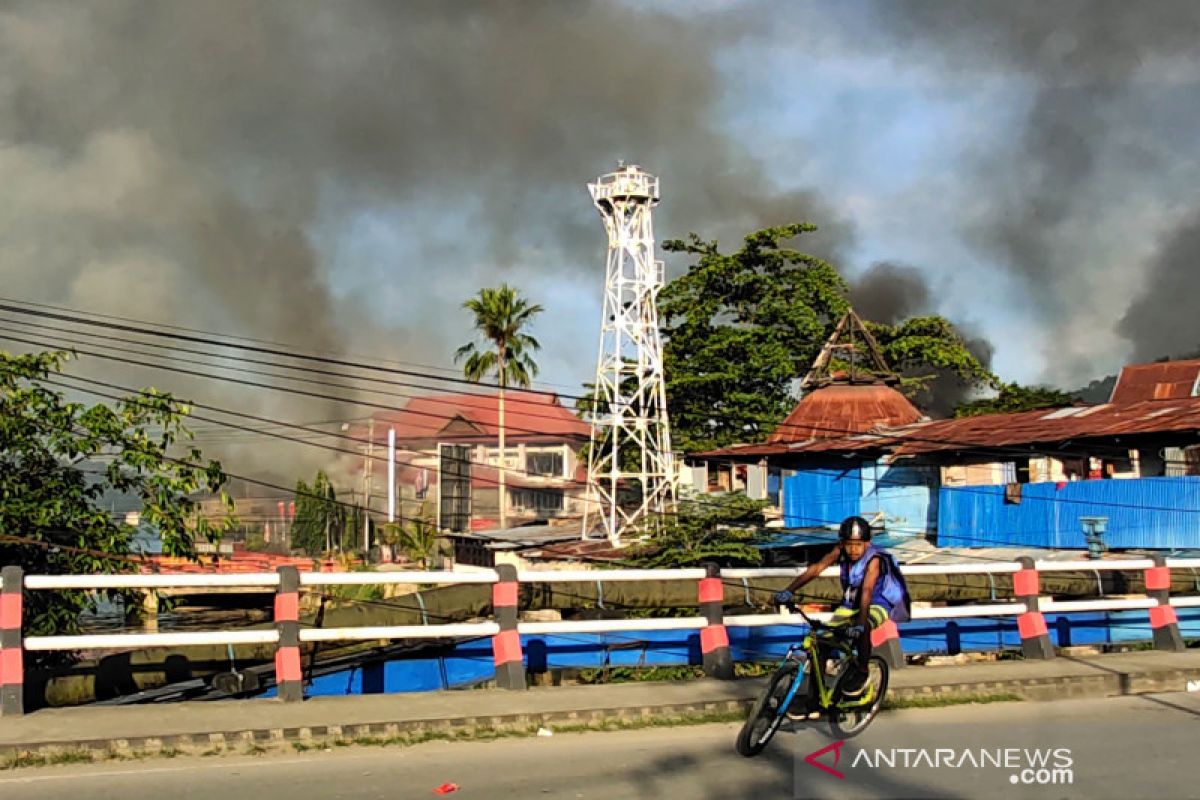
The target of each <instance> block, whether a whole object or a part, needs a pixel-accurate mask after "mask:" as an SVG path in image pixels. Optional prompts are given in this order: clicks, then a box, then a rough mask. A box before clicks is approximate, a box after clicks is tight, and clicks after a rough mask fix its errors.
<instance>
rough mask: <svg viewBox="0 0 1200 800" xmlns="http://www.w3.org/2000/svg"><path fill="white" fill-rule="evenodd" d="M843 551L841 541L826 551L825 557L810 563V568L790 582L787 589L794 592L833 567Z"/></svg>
mask: <svg viewBox="0 0 1200 800" xmlns="http://www.w3.org/2000/svg"><path fill="white" fill-rule="evenodd" d="M841 552H842V545H841V544H840V543H839V544H837V545H835V546H834V548H833V549H832V550H830V551H829V552H828V553H826V554H825V557H824V558H822V559H821V560H820V561H818V562H816V563H815V564H810V565H809V567H808V569H806V570H804V572H802V573H801V574H800V575H799V576H798V577H796V578H795V579H794V580H793V581H792V582H791V583H789V584H788V585H787V591H789V592H794V591H796V590H797V589H799V588H800V587H801V586H803V585H804V584H806V583H808V582H809V581H811V580H812V579H813V578H815V577H817V576H818V575H820V574H821V573H822V572H823V571H824V570H826V569H828V568H829V567H831V566H832V565H833V562H835V561H837V558H838V556H839V555H841Z"/></svg>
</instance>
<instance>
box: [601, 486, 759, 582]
mask: <svg viewBox="0 0 1200 800" xmlns="http://www.w3.org/2000/svg"><path fill="white" fill-rule="evenodd" d="M766 505H767V502H766V501H765V500H751V499H749V498H747V497H746V495H744V494H741V493H737V494H727V495H704V496H703V497H699V498H688V499H683V500H680V501H679V504H678V507H677V509H676V513H675V514H672V515H670V516H667V517H665V518H664V520H663V527H662V529H661V530H660V531H659V532H658V533H656V534H654V535H653V536H651V537H650V539H649V541H647V542H646V543H645V544H643V545H640V546H638V547H636V548H634V549H632V550H631V552H630V554H629V557H628V558H627V559H625V560H624V561H623V563H622V566H633V567H645V568H651V569H652V568H673V567H694V566H697V565H699V564H702V563H704V562H706V561H713V562H716V563H719V564H721V565H723V566H753V565H755V564H758V563H760V562H761V561H762V554H761V552H760V551H759V550H758V548H756V547H754V541H755V540H756V539H757V538H758V535H759V529H760V528H761V526H762V523H763V518H762V510H763V508H765V507H766Z"/></svg>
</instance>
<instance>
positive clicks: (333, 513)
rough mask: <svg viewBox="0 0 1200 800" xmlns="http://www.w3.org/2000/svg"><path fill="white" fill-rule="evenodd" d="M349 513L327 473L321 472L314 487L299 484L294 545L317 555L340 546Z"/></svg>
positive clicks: (293, 534)
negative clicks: (338, 498)
mask: <svg viewBox="0 0 1200 800" xmlns="http://www.w3.org/2000/svg"><path fill="white" fill-rule="evenodd" d="M346 516H347V515H346V511H345V508H344V507H343V506H342V504H341V503H339V502H338V501H337V492H336V490H335V489H334V487H333V484H332V483H330V481H329V476H327V475H326V474H325V473H324V472H320V471H318V472H317V476H316V478H314V479H313V482H312V485H311V486H310V485H308V484H306V483H305V482H304V481H297V482H296V519H295V521H294V522H293V523H292V546H293V547H298V548H300V549H302V550H303V551H304V552H305V553H308V554H309V555H310V556H311V555H316V554H318V553H323V552H327V551H329V550H332V549H333V547H334V545H335V544H340V543H341V541H342V538H343V531H344V529H345V527H346Z"/></svg>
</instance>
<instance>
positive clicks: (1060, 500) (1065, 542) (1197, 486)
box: [937, 477, 1200, 550]
mask: <svg viewBox="0 0 1200 800" xmlns="http://www.w3.org/2000/svg"><path fill="white" fill-rule="evenodd" d="M1060 486H1061V488H1059V487H1060ZM1004 495H1005V487H1003V486H962V487H953V488H951V487H943V488H942V490H941V492H940V497H939V515H938V526H937V531H938V544H939V545H942V546H946V547H986V546H996V545H1016V546H1031V547H1053V548H1083V547H1086V541H1085V539H1084V535H1083V531H1082V528H1081V526H1080V524H1079V518H1080V517H1108V526H1107V527H1108V530H1107V532H1106V533H1105V536H1104V541H1105V542H1107V544H1108V545H1109V547H1115V548H1134V547H1138V548H1145V549H1152V550H1165V549H1176V548H1194V547H1200V477H1181V478H1140V479H1136V480H1096V481H1076V482H1072V483H1067V484H1054V483H1031V484H1025V485H1023V486H1021V502H1020V503H1009V502H1005V497H1004Z"/></svg>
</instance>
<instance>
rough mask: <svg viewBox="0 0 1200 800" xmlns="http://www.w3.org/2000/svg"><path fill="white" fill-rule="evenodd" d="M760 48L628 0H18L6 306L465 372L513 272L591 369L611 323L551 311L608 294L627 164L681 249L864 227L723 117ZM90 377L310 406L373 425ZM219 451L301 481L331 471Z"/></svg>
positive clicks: (259, 451) (274, 454) (7, 95)
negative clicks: (812, 225) (741, 70)
mask: <svg viewBox="0 0 1200 800" xmlns="http://www.w3.org/2000/svg"><path fill="white" fill-rule="evenodd" d="M741 33H742V25H741V24H740V23H739V22H738V20H737V18H736V17H733V16H728V15H724V14H721V13H716V14H710V15H707V16H704V17H697V18H696V19H693V20H687V21H685V20H681V19H680V18H677V17H666V16H662V15H659V14H655V13H652V12H649V11H635V10H631V9H629V8H627V7H625V6H623V5H621V4H617V3H608V2H587V3H579V2H575V3H560V2H523V3H491V2H471V1H470V0H464V1H463V2H455V3H445V2H434V1H433V0H425V1H424V2H422V1H421V0H416V1H410V2H404V3H394V2H384V1H383V0H380V1H378V2H375V1H371V0H359V1H358V2H346V3H337V4H330V3H324V2H315V1H312V0H309V1H304V0H301V1H299V2H282V1H280V2H243V0H236V1H234V0H209V1H208V2H204V3H157V2H137V1H136V0H102V1H101V2H95V3H84V4H79V3H69V2H57V1H56V0H46V1H45V2H42V1H39V2H31V3H16V4H9V5H7V6H5V7H4V8H3V9H0V186H3V187H4V202H3V203H0V283H2V284H3V286H4V291H3V294H4V295H6V296H10V297H14V298H19V299H24V300H32V301H38V302H46V303H56V304H62V305H67V306H71V307H77V308H83V309H88V310H92V311H97V312H103V313H109V314H120V315H124V316H130V317H136V318H141V319H148V320H154V321H159V322H166V323H171V324H176V325H185V326H189V327H196V328H201V329H206V330H216V331H225V332H229V333H233V334H238V335H242V336H252V337H260V338H265V339H271V340H276V341H283V342H289V343H294V344H296V345H299V346H301V347H305V348H308V349H313V350H325V351H329V350H334V351H349V352H366V353H372V354H376V355H378V356H381V357H388V358H393V359H405V360H409V361H415V362H419V363H426V364H441V365H446V366H448V365H449V356H450V354H451V353H452V352H453V351H454V349H455V348H456V347H457V346H458V345H460V344H462V343H463V342H464V341H466V339H467V338H468V337H469V336H470V331H469V321H468V318H467V317H466V315H465V313H464V312H462V310H461V308H460V307H461V303H462V301H463V300H464V299H466V298H467V297H468V296H470V295H472V294H474V293H475V292H476V291H477V290H478V288H479V287H480V286H485V285H494V284H497V283H499V282H500V281H502V280H507V281H510V282H513V283H515V284H517V285H518V286H520V287H521V288H522V289H523V290H524V292H525V293H526V294H527V295H529V296H531V297H532V298H533V299H534V300H535V301H540V302H542V303H543V304H545V305H547V307H548V309H549V310H548V312H547V314H546V315H545V325H546V326H547V328H548V329H549V328H551V327H553V326H555V325H561V323H563V322H565V321H571V322H572V323H573V325H572V326H571V333H570V334H568V335H566V336H564V337H560V338H559V339H558V343H559V345H560V348H559V349H558V350H557V351H556V350H554V349H551V348H548V350H547V352H545V353H544V354H543V358H542V363H543V366H544V367H547V366H549V367H553V366H554V364H555V363H556V362H561V363H566V364H570V365H572V366H573V367H574V365H577V364H578V363H579V362H580V361H585V362H592V361H593V359H594V353H593V351H592V348H593V347H594V338H595V326H583V325H579V324H578V319H577V317H578V309H575V308H566V307H555V305H554V303H553V302H552V298H553V295H554V293H555V292H560V291H562V290H563V289H564V288H565V287H568V286H570V285H572V284H575V283H578V282H585V283H589V284H591V285H594V286H595V289H596V292H595V294H596V297H597V298H599V296H600V287H601V284H602V281H603V247H604V238H603V230H602V228H601V226H600V224H599V221H598V219H597V218H596V215H595V212H594V211H593V210H592V209H591V208H590V201H589V199H588V197H587V194H586V190H585V186H584V184H585V183H586V182H587V181H588V180H591V179H592V178H594V177H595V176H596V175H597V174H599V173H601V172H607V171H609V170H611V169H612V168H613V167H614V166H615V163H616V160H617V159H618V158H625V159H627V160H630V161H636V162H637V163H639V164H641V165H642V166H644V167H645V168H646V169H648V170H650V171H652V172H655V173H658V174H659V175H662V176H664V180H663V205H662V206H661V214H660V215H659V216H658V226H657V227H658V234H659V237H660V238H666V237H673V236H683V235H685V234H686V233H687V232H688V231H691V230H695V231H698V232H701V233H703V235H705V236H706V237H708V238H713V237H718V238H721V239H723V240H725V242H726V243H729V240H730V239H731V238H732V237H735V236H740V235H742V234H744V233H745V232H746V231H749V230H753V229H755V228H758V227H761V226H763V225H767V224H780V223H785V222H791V221H795V220H814V221H816V222H818V223H822V227H823V228H824V230H823V232H822V233H821V234H818V236H817V237H816V238H815V239H813V241H812V242H806V245H808V249H810V250H815V251H816V252H818V253H820V254H822V255H825V256H829V257H832V256H834V255H836V253H837V252H838V250H839V248H840V247H841V246H842V245H843V244H844V242H845V241H846V240H847V238H848V237H849V235H850V232H849V228H848V226H847V225H846V223H845V222H844V221H842V220H840V219H839V218H838V216H837V215H836V214H835V213H834V212H833V211H832V210H831V208H830V207H829V204H827V203H825V202H824V201H823V200H822V198H821V197H820V196H819V195H818V194H817V193H816V192H814V191H807V190H786V191H784V190H777V189H775V188H773V184H772V181H771V180H770V178H769V176H768V175H767V173H766V172H765V170H764V169H763V167H762V165H760V164H759V163H758V161H756V160H755V158H754V157H753V156H752V154H750V153H748V152H746V150H745V149H744V148H743V147H742V146H741V145H740V144H739V142H738V141H736V140H735V139H733V138H730V137H729V136H727V135H726V134H724V133H722V132H720V131H719V130H718V127H717V126H716V124H715V123H716V122H717V119H716V107H717V103H718V101H719V100H720V95H721V90H720V87H719V85H718V76H717V71H716V67H715V65H714V63H713V58H712V54H713V53H714V52H717V51H718V50H719V49H720V47H721V45H722V44H723V43H725V42H728V41H731V40H733V39H734V38H736V37H738V36H739V35H741ZM664 43H669V46H664ZM363 242H366V243H367V244H365V245H364V244H363ZM597 316H598V311H597ZM597 325H598V320H597ZM576 329H577V330H576ZM547 339H549V340H550V341H555V339H554V338H551V337H548V336H544V337H543V340H544V341H545V340H547ZM3 344H4V343H0V345H3ZM88 370H90V374H93V375H97V374H104V375H105V376H107V377H110V378H112V377H120V378H122V379H123V380H125V381H127V382H129V383H132V384H136V385H147V384H155V385H157V386H158V387H159V388H162V389H168V390H174V391H175V392H176V393H178V394H181V395H184V396H190V397H194V398H195V399H197V400H207V401H209V402H213V401H216V402H223V403H225V404H227V405H231V406H233V407H235V408H240V409H242V410H247V411H253V412H257V413H260V414H269V415H274V416H276V417H281V418H284V419H292V420H296V419H299V420H306V419H307V420H318V419H322V420H323V419H330V418H338V417H348V416H355V415H361V414H363V413H366V412H365V411H362V410H358V411H355V410H348V409H347V408H346V407H345V406H342V405H339V404H331V403H324V404H323V403H314V402H311V401H308V400H299V399H295V398H286V397H283V398H281V397H279V396H277V395H273V394H270V393H266V392H261V391H253V390H245V391H242V390H232V389H229V388H227V387H225V386H223V385H221V384H219V383H217V382H212V381H200V380H190V379H187V378H183V377H181V376H172V375H168V374H156V373H153V372H147V371H145V370H137V369H133V368H130V369H124V368H116V369H115V368H113V367H112V366H111V365H108V364H104V363H103V362H92V363H91V364H89V365H88ZM391 402H395V403H402V402H403V400H393V401H391ZM282 447H286V448H287V450H286V451H284V450H282V449H280V448H282ZM218 450H220V451H221V452H218V453H217V454H218V455H227V456H232V457H234V458H236V459H237V461H238V463H239V464H240V465H241V466H243V467H244V468H246V469H258V470H260V471H261V470H267V472H268V473H272V474H281V473H287V474H288V475H289V476H290V477H296V476H297V474H298V473H301V472H303V473H306V474H307V473H308V471H309V470H310V469H311V468H313V467H315V466H319V465H322V464H326V463H327V462H328V459H329V457H330V456H329V454H325V453H321V452H320V451H315V452H314V451H309V450H306V449H305V448H302V447H297V446H292V445H280V446H279V447H275V446H271V445H270V444H269V443H268V441H267V440H262V441H261V442H259V443H256V444H255V445H253V446H249V445H245V446H242V447H241V448H238V449H232V448H224V447H223V448H218ZM284 452H286V453H287V455H286V457H281V454H283V453H284Z"/></svg>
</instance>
